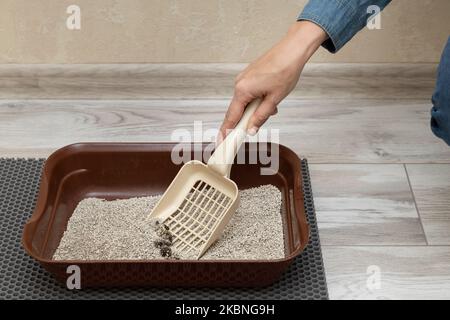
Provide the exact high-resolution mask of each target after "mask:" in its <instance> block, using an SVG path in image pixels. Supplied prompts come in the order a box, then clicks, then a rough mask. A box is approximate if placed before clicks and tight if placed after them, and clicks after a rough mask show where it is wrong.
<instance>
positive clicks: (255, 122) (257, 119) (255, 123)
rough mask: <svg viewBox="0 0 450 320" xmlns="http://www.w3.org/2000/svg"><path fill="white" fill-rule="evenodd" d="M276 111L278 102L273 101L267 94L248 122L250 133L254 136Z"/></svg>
mask: <svg viewBox="0 0 450 320" xmlns="http://www.w3.org/2000/svg"><path fill="white" fill-rule="evenodd" d="M276 113H277V104H276V103H275V102H274V101H273V99H271V98H269V97H267V96H266V97H265V98H264V99H263V101H262V102H261V104H260V105H259V107H258V108H257V109H256V111H255V113H254V114H253V115H252V116H251V118H250V120H249V122H248V124H247V132H248V134H250V135H252V136H253V135H255V134H256V133H257V132H258V130H259V128H261V126H262V125H263V124H264V123H265V122H266V121H267V119H269V117H270V116H272V115H274V114H276Z"/></svg>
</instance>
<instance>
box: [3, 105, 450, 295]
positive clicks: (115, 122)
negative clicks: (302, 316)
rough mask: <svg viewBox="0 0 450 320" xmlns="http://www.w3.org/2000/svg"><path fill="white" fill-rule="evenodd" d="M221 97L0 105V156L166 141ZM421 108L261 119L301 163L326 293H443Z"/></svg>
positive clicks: (446, 193)
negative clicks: (306, 171)
mask: <svg viewBox="0 0 450 320" xmlns="http://www.w3.org/2000/svg"><path fill="white" fill-rule="evenodd" d="M227 103H228V102H227V100H225V99H211V100H204V99H202V100H182V99H173V100H140V101H133V100H114V101H113V100H111V101H108V100H102V101H96V100H21V101H18V100H0V156H1V157H16V156H17V157H46V156H48V155H49V154H50V153H51V152H52V151H53V150H55V149H57V148H59V147H62V146H64V145H66V144H70V143H73V142H80V141H167V140H170V133H171V132H172V131H173V130H174V129H177V128H187V129H191V130H192V128H193V123H194V121H195V120H203V121H204V123H203V125H204V128H205V129H207V128H216V127H217V126H218V125H219V122H220V120H221V118H222V117H223V114H224V112H225V110H226V107H227ZM429 108H430V103H429V100H428V99H419V100H407V99H400V100H399V99H392V100H389V99H359V100H354V99H339V100H334V101H330V100H326V99H315V100H305V99H299V100H296V99H293V100H289V101H286V102H284V103H283V105H282V106H281V107H280V112H279V114H278V115H277V117H274V118H273V119H272V120H271V121H270V123H269V124H268V126H267V128H278V129H280V142H281V143H282V144H284V145H287V146H288V147H291V148H292V149H293V150H295V151H296V152H297V153H298V154H299V155H300V156H302V157H306V158H308V159H309V161H310V164H311V174H312V184H313V190H314V195H315V201H316V206H317V214H318V220H319V228H320V234H321V237H322V241H323V252H324V259H325V269H326V274H327V280H328V283H329V290H330V296H331V298H334V299H369V298H389V299H394V298H450V202H449V199H450V148H449V147H448V146H446V145H445V144H444V143H443V142H441V141H440V140H438V139H437V138H435V137H434V136H433V135H432V134H431V132H430V129H429ZM378 271H379V274H378V273H377V272H378ZM377 279H380V286H378V285H377V282H376V280H377Z"/></svg>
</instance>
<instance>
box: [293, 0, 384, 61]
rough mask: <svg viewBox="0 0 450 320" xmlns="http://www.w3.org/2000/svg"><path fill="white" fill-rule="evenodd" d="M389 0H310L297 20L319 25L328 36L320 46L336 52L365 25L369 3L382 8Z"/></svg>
mask: <svg viewBox="0 0 450 320" xmlns="http://www.w3.org/2000/svg"><path fill="white" fill-rule="evenodd" d="M389 2H390V1H389V0H371V1H368V0H361V1H342V0H326V1H324V0H310V1H309V2H308V3H307V5H306V6H305V7H304V9H303V12H302V13H301V14H300V15H299V16H298V18H297V21H302V20H306V21H311V22H313V23H315V24H317V25H318V26H320V27H321V28H322V29H323V30H324V31H325V32H326V33H327V34H328V37H329V38H328V40H326V41H325V42H324V43H323V44H322V46H323V47H324V48H326V49H327V50H328V51H330V52H332V53H336V52H337V51H339V50H340V49H341V48H342V47H343V46H344V45H345V44H346V43H347V42H348V41H349V40H350V39H351V38H353V36H354V35H355V34H356V33H357V32H358V31H360V30H361V29H362V28H364V26H366V24H367V19H368V18H369V17H370V16H371V15H372V13H368V12H367V8H368V7H369V6H370V5H371V4H376V5H378V6H380V9H383V8H384V7H385V6H386V5H387V4H388V3H389Z"/></svg>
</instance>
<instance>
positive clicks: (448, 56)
mask: <svg viewBox="0 0 450 320" xmlns="http://www.w3.org/2000/svg"><path fill="white" fill-rule="evenodd" d="M432 102H433V108H432V109H431V130H433V133H434V134H435V135H436V136H438V137H439V138H442V139H443V140H444V141H445V142H446V143H447V144H448V145H449V146H450V37H449V38H448V41H447V45H446V46H445V48H444V52H443V53H442V58H441V62H440V63H439V68H438V76H437V82H436V90H435V92H434V94H433V98H432Z"/></svg>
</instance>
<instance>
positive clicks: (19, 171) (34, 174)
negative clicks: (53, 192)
mask: <svg viewBox="0 0 450 320" xmlns="http://www.w3.org/2000/svg"><path fill="white" fill-rule="evenodd" d="M43 164H44V160H43V159H40V160H33V159H0V248H1V249H0V256H1V260H0V299H235V300H238V299H328V290H327V284H326V279H325V272H324V267H323V260H322V253H321V249H320V240H319V233H318V230H317V221H316V216H315V212H314V203H313V198H312V191H311V184H310V178H309V172H308V164H307V161H306V160H302V169H303V186H304V194H305V206H306V212H307V217H308V222H309V224H310V228H311V236H310V242H309V244H308V246H307V248H306V250H305V251H304V252H303V253H302V254H301V255H300V256H299V257H298V258H297V259H296V260H295V261H294V263H293V264H292V265H291V267H290V268H289V270H288V271H287V272H286V273H285V274H284V275H283V277H282V279H281V280H280V281H278V282H277V283H275V284H274V285H272V286H270V287H267V288H259V289H250V288H249V289H242V288H231V289H224V288H220V289H212V288H206V289H186V288H180V289H173V288H170V289H164V288H117V289H115V288H113V289H85V290H79V291H77V290H73V291H70V290H68V289H66V288H65V287H64V286H62V285H61V284H59V283H57V282H56V281H55V280H54V279H53V278H52V277H51V276H50V274H48V273H47V272H46V271H45V270H44V269H43V268H41V266H40V265H39V264H38V263H37V262H35V261H34V260H33V259H32V258H30V257H29V256H28V255H27V254H26V253H25V251H24V250H23V248H22V245H21V237H22V228H23V225H24V224H25V222H26V221H27V219H28V218H29V217H30V216H31V213H32V211H33V209H34V203H35V201H36V197H37V192H38V188H39V179H40V174H41V168H42V165H43Z"/></svg>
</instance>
